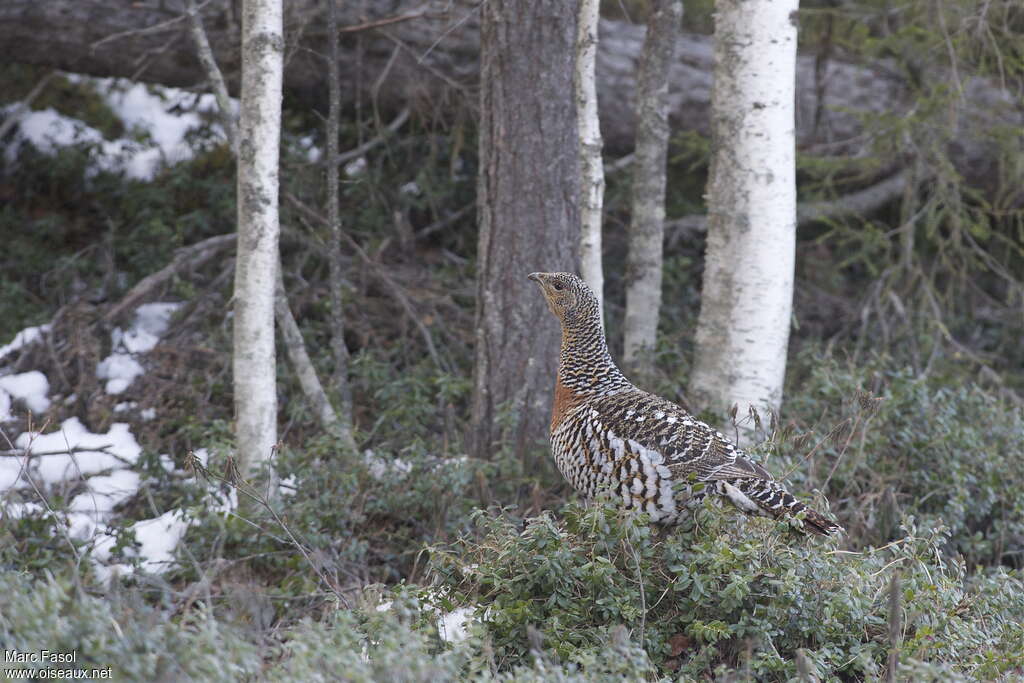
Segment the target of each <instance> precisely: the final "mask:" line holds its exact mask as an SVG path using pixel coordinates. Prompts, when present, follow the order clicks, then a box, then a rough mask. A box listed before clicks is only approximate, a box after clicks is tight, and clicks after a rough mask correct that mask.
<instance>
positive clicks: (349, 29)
mask: <svg viewBox="0 0 1024 683" xmlns="http://www.w3.org/2000/svg"><path fill="white" fill-rule="evenodd" d="M425 13H426V8H423V9H420V10H418V11H416V12H408V13H407V14H399V15H397V16H394V17H385V18H384V19H377V20H376V21H367V22H364V23H362V24H355V25H352V26H343V27H341V28H338V29H333V30H332V29H328V30H329V31H330V32H331V33H332V34H336V33H355V32H356V31H368V30H370V29H372V28H380V27H381V26H390V25H391V24H397V23H399V22H402V21H409V20H410V19H417V18H419V17H422V16H423V15H424V14H425Z"/></svg>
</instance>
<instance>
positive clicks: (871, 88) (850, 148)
mask: <svg viewBox="0 0 1024 683" xmlns="http://www.w3.org/2000/svg"><path fill="white" fill-rule="evenodd" d="M236 6H237V3H236V2H226V1H224V0H212V2H209V3H207V4H205V5H202V7H201V8H202V14H203V24H204V26H205V28H206V31H207V34H208V35H209V39H210V40H209V42H210V45H211V47H212V48H213V52H214V57H215V58H216V60H217V63H218V64H219V65H220V67H221V70H222V71H223V72H224V76H225V79H226V81H227V85H228V89H229V90H230V91H231V92H232V93H235V94H237V92H238V84H239V58H238V57H239V33H238V24H239V20H238V17H237V16H236V12H235V10H234V9H233V8H234V7H236ZM360 6H361V3H351V2H350V3H341V4H340V5H339V8H338V14H339V17H338V22H339V24H340V25H341V26H342V29H341V45H340V51H341V60H342V61H343V63H344V64H345V67H344V68H343V69H342V72H341V78H342V81H341V92H342V104H343V105H345V106H348V105H351V104H353V103H354V101H355V100H356V98H357V97H361V98H362V101H363V102H370V101H376V102H378V104H379V105H380V106H382V107H385V108H387V107H391V108H393V109H395V110H398V109H399V108H401V107H402V106H405V105H406V104H409V103H410V102H412V103H415V102H418V101H424V100H435V99H436V98H438V97H440V96H442V95H443V94H445V93H447V94H451V93H453V92H454V93H455V94H456V95H458V96H461V97H462V98H463V101H465V102H467V103H468V104H469V105H470V106H475V104H476V98H475V97H471V96H470V95H469V93H471V92H472V91H473V88H475V86H476V85H477V83H478V82H479V74H480V72H479V61H478V55H479V48H480V9H479V8H480V5H479V4H478V3H476V2H472V1H470V0H454V2H450V1H449V0H423V1H421V0H398V1H396V2H382V1H381V0H374V1H371V2H368V3H366V8H367V12H366V15H363V14H362V13H361V10H360ZM285 10H286V15H285V31H286V36H287V39H288V46H289V47H288V59H287V79H286V81H287V85H288V93H289V100H290V101H294V102H297V103H301V104H304V105H309V106H316V107H318V108H320V109H321V111H326V109H327V107H326V103H327V89H326V88H324V84H323V78H324V67H323V60H322V58H321V57H320V55H319V54H318V53H321V52H322V50H323V45H324V38H325V35H324V34H325V24H326V17H325V14H324V4H323V3H322V2H317V0H289V2H288V3H287V6H286V8H285ZM357 27H363V28H362V29H361V30H355V29H356V28H357ZM360 38H361V40H362V44H363V46H364V47H365V51H364V53H363V54H362V55H361V57H360V56H359V55H357V43H358V42H359V39H360ZM643 40H644V27H643V26H637V25H633V24H629V23H626V22H622V21H609V20H602V22H601V44H600V46H599V49H598V55H597V91H598V99H599V106H600V110H601V133H602V136H603V138H604V143H605V147H606V149H608V150H610V151H613V152H615V153H621V152H624V151H627V150H628V149H630V148H631V147H632V144H633V135H634V131H635V129H636V118H635V108H634V102H635V99H634V95H635V88H636V78H635V74H636V67H637V60H638V59H639V56H640V51H641V46H642V44H643ZM0 60H3V61H10V62H23V63H29V64H40V65H47V66H53V67H57V68H61V69H67V70H70V71H77V72H81V73H91V74H96V75H100V76H125V77H134V78H137V79H142V80H149V81H154V82H160V83H165V84H167V85H175V86H181V87H194V86H196V85H197V84H199V83H201V82H202V81H203V80H204V79H205V75H204V73H203V70H202V68H201V66H200V64H199V61H198V59H197V58H196V55H195V50H194V49H193V47H192V41H191V39H190V37H189V22H188V19H187V18H186V10H185V4H184V0H161V2H146V3H142V2H132V3H128V2H95V1H84V0H4V2H0ZM713 64H714V56H713V49H712V41H711V39H710V38H709V37H707V36H702V35H697V34H684V35H683V36H682V37H681V38H680V40H679V42H678V43H677V46H676V58H675V60H674V61H673V63H672V72H671V76H670V82H671V83H672V84H673V89H672V91H671V92H670V95H669V110H670V118H671V121H672V125H674V126H684V127H686V128H688V129H693V130H696V131H699V132H701V133H704V134H709V133H710V130H711V117H710V98H711V74H712V67H713ZM815 66H816V60H815V56H814V55H810V54H808V55H804V56H801V57H800V58H799V59H798V60H797V145H798V146H799V148H800V149H801V150H804V151H810V152H814V153H818V154H829V155H836V156H855V155H857V154H859V153H860V154H867V153H870V152H871V144H872V138H871V136H870V135H865V130H864V127H863V125H862V120H861V118H860V116H859V113H860V112H882V111H886V112H890V113H891V114H892V115H893V116H899V115H900V114H901V113H907V112H909V111H910V110H911V109H912V108H913V107H914V105H915V100H914V99H913V98H912V97H911V95H910V88H909V86H908V84H907V83H906V82H905V81H904V80H903V79H902V78H901V77H900V75H899V72H898V70H896V69H892V68H889V67H888V66H887V65H885V64H875V65H863V66H860V65H854V64H850V63H846V62H843V61H841V60H838V59H833V60H830V61H828V62H827V63H826V64H824V65H823V66H822V71H821V72H820V79H816V77H815V74H816V71H815ZM378 82H379V86H378ZM816 83H823V84H824V85H825V87H823V88H818V87H817V86H816ZM963 86H964V111H963V115H962V116H960V118H959V119H958V121H957V125H958V131H957V136H956V145H955V147H954V148H953V149H952V150H951V153H952V154H953V158H954V159H955V160H957V168H958V170H959V171H960V172H961V173H964V174H965V175H966V176H967V177H968V179H971V180H972V181H973V180H974V179H982V180H984V179H985V178H986V177H987V174H988V173H989V172H990V171H991V170H992V169H993V168H994V164H995V163H996V161H995V160H996V159H997V157H998V155H997V154H994V153H993V149H992V146H991V143H990V142H988V141H986V140H984V139H982V138H980V137H979V132H980V131H984V130H986V129H988V128H990V127H991V126H993V125H1003V126H1008V127H1013V126H1016V127H1020V126H1022V125H1024V115H1022V110H1021V106H1020V103H1019V99H1015V98H1014V97H1013V95H1012V94H1010V93H1007V92H1006V91H1005V90H1003V89H1002V88H1000V87H999V84H998V83H994V82H990V81H986V80H982V79H977V78H965V79H964V80H963Z"/></svg>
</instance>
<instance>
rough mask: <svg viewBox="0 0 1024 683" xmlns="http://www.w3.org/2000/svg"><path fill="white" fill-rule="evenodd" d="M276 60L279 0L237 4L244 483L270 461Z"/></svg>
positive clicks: (238, 409) (237, 357)
mask: <svg viewBox="0 0 1024 683" xmlns="http://www.w3.org/2000/svg"><path fill="white" fill-rule="evenodd" d="M283 58H284V37H283V31H282V12H281V0H244V2H243V6H242V92H241V102H240V116H239V128H238V130H239V135H238V260H237V264H236V266H235V296H234V312H235V319H234V358H233V370H234V391H235V437H236V440H237V446H238V464H239V470H240V472H241V474H242V476H243V477H245V476H249V475H250V474H251V473H252V472H253V470H254V468H255V466H256V465H257V464H259V463H261V462H264V461H266V460H268V459H269V458H270V457H271V454H272V451H273V448H274V445H275V443H276V442H277V384H276V374H277V371H276V365H275V353H274V289H275V280H276V275H277V268H278V233H279V226H278V170H277V169H278V154H279V141H280V136H281V85H282V74H283V67H284V59H283Z"/></svg>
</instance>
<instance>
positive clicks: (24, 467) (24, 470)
mask: <svg viewBox="0 0 1024 683" xmlns="http://www.w3.org/2000/svg"><path fill="white" fill-rule="evenodd" d="M49 424H50V420H49V419H47V420H46V421H45V422H43V427H42V429H40V430H39V433H42V431H44V430H45V429H46V427H47V425H49ZM29 433H30V434H32V436H30V437H29V442H28V446H26V447H25V461H24V462H22V464H21V469H20V470H19V471H18V478H19V479H21V478H22V477H24V478H25V479H26V480H27V481H28V484H29V486H31V487H32V490H33V491H34V492H35V494H36V496H38V497H39V500H41V501H43V507H45V508H46V511H47V512H48V513H49V514H50V516H51V517H56V513H55V512H54V511H53V507H52V506H51V505H50V501H49V500H47V498H46V496H44V495H43V492H42V490H40V488H39V485H38V484H36V480H35V477H33V476H32V475H31V474H30V473H29V471H28V461H29V458H30V457H31V455H32V443H33V442H34V441H35V439H36V434H37V433H34V432H33V430H32V425H31V424H30V425H29ZM0 434H2V435H3V437H4V441H6V442H7V445H8V446H10V448H11V449H12V450H13V449H14V444H13V443H12V442H11V438H10V437H9V436H7V432H6V431H5V430H4V429H3V427H0ZM56 526H57V529H58V531H59V532H60V534H61V536H63V537H64V540H65V541H67V544H68V546H70V548H71V552H72V553H74V555H75V560H76V561H77V562H81V561H82V555H81V554H80V553H79V552H78V547H77V546H75V542H74V541H72V540H71V534H69V533H68V530H67V526H66V525H64V524H57V525H56Z"/></svg>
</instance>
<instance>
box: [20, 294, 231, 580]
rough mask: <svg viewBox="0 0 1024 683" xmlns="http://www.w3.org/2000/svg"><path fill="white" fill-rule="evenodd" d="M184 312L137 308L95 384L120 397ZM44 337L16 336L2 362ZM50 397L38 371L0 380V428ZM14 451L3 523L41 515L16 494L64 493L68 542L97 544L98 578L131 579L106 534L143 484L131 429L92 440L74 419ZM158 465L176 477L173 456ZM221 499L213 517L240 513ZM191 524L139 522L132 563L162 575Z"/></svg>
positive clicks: (43, 406)
mask: <svg viewBox="0 0 1024 683" xmlns="http://www.w3.org/2000/svg"><path fill="white" fill-rule="evenodd" d="M180 305H181V304H178V303H167V302H163V303H151V304H145V305H142V306H139V308H138V309H137V310H136V313H135V317H134V319H133V321H132V324H131V325H130V326H129V327H128V328H127V329H126V330H122V329H121V328H116V329H115V330H114V331H113V332H112V333H111V342H112V353H111V355H110V356H108V357H107V358H106V359H104V360H103V361H102V362H101V363H99V364H98V367H97V369H96V373H97V376H98V377H99V378H100V379H106V380H107V386H106V390H107V392H108V393H120V392H123V391H124V390H125V389H127V388H128V386H129V385H130V384H131V382H132V381H133V380H134V379H135V378H136V377H138V376H139V375H141V374H143V373H144V372H145V369H144V368H143V366H142V364H141V363H139V362H138V360H137V357H139V356H141V355H143V354H145V353H148V352H149V351H151V350H152V349H153V348H154V347H155V346H156V345H157V343H158V342H159V341H160V337H161V336H162V335H163V334H164V333H165V332H166V331H167V327H168V324H169V322H170V318H171V316H172V315H174V312H175V311H176V310H177V309H178V307H179V306H180ZM42 331H45V328H28V329H26V330H22V331H21V332H19V333H18V334H17V335H16V336H15V338H14V340H13V341H12V342H11V343H10V344H7V345H6V346H3V347H0V360H2V359H3V358H4V357H5V356H6V355H8V354H11V353H14V352H15V351H17V350H18V349H20V348H22V347H24V346H25V345H26V344H31V343H33V342H35V341H36V340H38V339H39V338H40V336H41V332H42ZM0 372H3V370H2V368H0ZM48 392H49V382H48V381H47V379H46V376H45V375H44V374H43V373H42V372H40V371H38V370H30V371H28V372H23V373H19V374H12V375H4V376H0V420H8V419H11V417H12V416H11V411H12V410H13V409H14V408H15V407H16V406H15V405H14V403H15V401H20V402H21V403H23V404H24V405H25V407H27V408H28V409H29V410H31V411H32V412H34V413H43V412H46V411H47V410H48V409H49V408H50V398H49V396H48V395H47V394H48ZM137 405H138V404H137V403H136V402H134V401H125V402H122V403H119V404H117V405H116V406H115V409H114V410H115V412H118V413H123V412H127V411H131V410H134V409H135V408H136V407H137ZM144 412H146V411H144ZM142 417H143V419H153V418H155V417H156V413H155V411H153V410H152V409H150V410H149V411H148V412H146V414H145V415H143V416H142ZM44 429H45V427H44ZM13 446H14V449H15V450H14V451H13V452H11V451H9V452H8V453H6V454H4V455H3V456H2V457H0V503H3V504H2V505H0V515H3V516H6V517H10V518H12V519H18V518H20V517H23V516H25V515H26V514H37V513H40V512H42V511H43V510H44V507H43V506H42V505H41V504H40V503H39V502H34V501H30V502H16V501H12V502H7V501H5V500H4V499H5V498H7V496H6V495H5V494H7V493H8V492H9V491H11V490H13V489H22V490H23V491H24V492H25V495H26V496H29V497H31V496H34V495H35V494H34V490H35V489H38V490H40V491H41V492H43V493H44V494H45V495H50V494H51V492H53V491H54V490H57V489H60V488H63V490H64V491H70V492H71V493H74V496H73V497H72V498H71V500H70V501H69V503H68V505H67V507H66V509H64V510H63V514H64V515H66V519H67V532H68V534H69V535H70V536H71V537H73V538H76V539H79V540H85V541H88V540H92V541H93V546H92V547H93V552H92V554H91V555H90V557H91V559H92V562H93V565H94V567H95V569H96V571H97V573H98V574H99V575H100V577H101V578H104V579H105V578H108V577H111V576H113V575H114V574H118V573H121V574H123V573H128V572H130V571H131V566H129V565H126V564H116V563H115V564H114V565H111V566H108V561H109V560H110V555H111V552H112V549H113V547H114V544H115V542H116V539H115V538H114V536H113V535H112V533H111V531H110V529H109V528H108V527H107V523H108V522H110V520H111V517H112V516H113V511H114V508H115V507H117V506H118V505H119V504H121V503H123V502H125V501H127V500H128V499H129V498H131V497H132V496H134V495H135V494H136V493H137V492H138V490H139V486H140V485H141V483H142V477H141V475H140V473H139V472H138V471H137V470H136V466H137V464H138V461H139V458H140V457H141V456H142V447H141V446H140V445H139V443H138V441H137V440H136V439H135V436H134V435H133V434H132V432H131V428H130V425H129V424H128V423H127V422H115V423H114V424H112V425H110V428H109V429H108V430H107V431H106V432H105V433H102V432H101V433H93V432H91V431H89V429H87V428H86V427H85V425H83V424H82V422H81V420H79V419H78V418H77V417H69V418H67V419H65V420H64V421H63V422H62V423H61V424H60V426H59V427H58V428H56V429H53V430H51V431H49V432H46V433H44V432H42V431H27V432H23V433H22V434H20V435H19V436H18V437H17V438H15V439H14V442H13ZM18 451H21V453H20V454H19V453H18ZM199 454H200V457H201V459H202V460H203V461H204V462H206V461H208V459H209V454H208V453H207V452H206V451H205V450H201V451H200V452H199ZM160 463H161V465H162V466H163V467H164V469H166V470H167V471H173V470H174V461H173V460H172V459H171V458H170V457H169V456H167V455H162V456H161V457H160ZM217 494H218V496H219V498H220V500H221V502H220V503H219V504H217V505H215V506H214V507H213V509H214V510H216V511H219V512H228V511H230V510H233V509H234V507H235V506H236V505H237V498H236V497H235V496H234V495H233V494H234V491H232V492H231V495H227V496H222V495H220V494H219V492H217ZM188 524H189V523H188V522H187V521H186V520H185V517H184V512H183V511H182V510H170V511H168V512H166V513H164V514H162V515H160V516H159V517H156V518H154V519H147V520H142V521H139V522H136V523H135V524H133V525H132V526H131V527H130V528H131V529H132V530H133V531H134V532H135V537H136V541H137V542H138V548H137V550H129V556H131V553H136V555H135V557H137V558H138V566H139V568H140V569H142V570H143V571H147V572H159V571H163V570H165V569H166V568H167V567H168V566H169V565H170V563H171V562H172V560H173V554H174V549H175V547H176V546H177V544H178V542H179V541H180V539H181V538H182V536H183V535H184V533H185V531H186V530H187V528H188Z"/></svg>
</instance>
